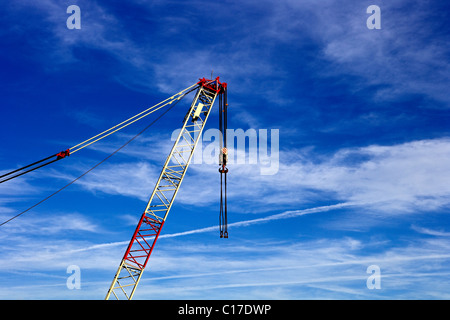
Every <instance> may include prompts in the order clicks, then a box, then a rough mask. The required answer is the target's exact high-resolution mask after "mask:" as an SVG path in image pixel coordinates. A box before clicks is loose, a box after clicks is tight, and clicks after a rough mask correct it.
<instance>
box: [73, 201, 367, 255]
mask: <svg viewBox="0 0 450 320" xmlns="http://www.w3.org/2000/svg"><path fill="white" fill-rule="evenodd" d="M356 205H361V203H356V202H342V203H337V204H332V205H328V206H320V207H315V208H309V209H300V210H290V211H285V212H282V213H278V214H273V215H270V216H267V217H263V218H257V219H250V220H244V221H238V222H233V223H230V224H229V225H228V228H230V227H231V228H236V227H247V226H250V225H254V224H259V223H266V222H269V221H274V220H282V219H289V218H295V217H299V216H303V215H307V214H312V213H319V212H326V211H330V210H336V209H341V208H346V207H350V206H356ZM218 228H219V227H218V226H212V227H205V228H199V229H194V230H188V231H183V232H177V233H170V234H162V235H160V236H159V238H175V237H181V236H186V235H190V234H195V233H205V232H211V231H217V230H218ZM128 243H129V241H117V242H110V243H102V244H96V245H92V246H89V247H86V248H80V249H74V250H70V253H75V252H82V251H87V250H95V249H101V248H107V247H115V246H122V245H126V244H128Z"/></svg>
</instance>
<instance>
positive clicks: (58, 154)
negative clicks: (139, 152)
mask: <svg viewBox="0 0 450 320" xmlns="http://www.w3.org/2000/svg"><path fill="white" fill-rule="evenodd" d="M193 90H195V89H192V90H190V91H188V92H185V93H184V94H183V96H182V97H180V98H179V99H178V100H177V101H176V103H174V104H173V105H171V106H170V107H169V108H168V109H167V110H165V111H164V112H163V113H162V114H160V115H159V116H158V117H157V118H156V119H155V120H153V121H152V122H151V123H150V124H148V125H147V126H146V127H145V128H144V129H142V130H141V131H140V132H139V133H137V134H136V135H135V136H133V137H132V138H131V139H130V140H128V141H127V142H125V143H124V144H123V145H122V146H120V147H119V148H117V149H116V150H115V151H114V152H112V153H111V154H109V155H108V156H107V157H106V158H104V159H103V160H101V161H100V162H98V163H97V164H96V165H94V166H93V167H91V168H90V169H89V170H87V171H85V172H84V173H83V174H81V175H80V176H78V177H77V178H75V179H73V180H72V181H70V182H69V183H67V184H66V185H65V186H63V187H62V188H60V189H58V190H57V191H55V192H53V193H52V194H50V195H48V196H47V197H45V198H44V199H42V200H40V201H39V202H37V203H35V204H34V205H32V206H31V207H29V208H27V209H26V210H24V211H22V212H20V213H18V214H16V215H15V216H13V217H11V218H9V219H7V220H5V221H3V222H2V223H0V227H1V226H3V225H5V224H6V223H8V222H10V221H12V220H14V219H15V218H18V217H19V216H21V215H23V214H24V213H26V212H28V211H30V210H31V209H33V208H34V207H36V206H38V205H39V204H41V203H43V202H44V201H46V200H48V199H50V198H51V197H53V196H54V195H56V194H57V193H59V192H61V191H62V190H64V189H65V188H67V187H68V186H70V185H72V184H73V183H74V182H76V181H77V180H79V179H81V178H82V177H84V176H85V175H86V174H88V173H89V172H91V171H92V170H94V169H95V168H97V167H98V166H99V165H101V164H102V163H103V162H105V161H106V160H108V159H109V158H111V157H112V156H113V155H115V154H116V153H117V152H119V151H120V150H122V149H123V148H125V147H126V146H127V145H128V144H129V143H130V142H132V141H133V140H134V139H136V138H137V137H138V136H140V135H141V134H142V133H144V132H145V131H146V130H147V129H148V128H150V127H151V126H152V125H153V124H155V123H156V121H158V120H159V119H161V118H162V117H163V116H164V115H165V114H166V113H167V112H169V111H170V110H171V109H172V108H173V107H175V106H176V105H177V103H178V102H179V101H180V100H181V98H183V97H184V96H185V95H187V94H188V93H190V92H191V91H193ZM66 152H67V150H66V151H61V152H60V153H57V154H55V155H52V156H50V157H47V158H45V159H42V160H39V161H37V162H35V163H32V164H31V165H34V164H37V163H40V162H43V161H45V160H48V159H50V158H52V157H55V156H56V157H58V158H57V159H55V160H51V161H50V162H49V163H51V162H55V161H58V160H60V159H62V158H63V157H62V155H63V154H64V153H66ZM59 157H61V158H60V159H59ZM49 163H46V164H44V165H47V164H49ZM31 165H28V166H26V167H30V166H31ZM26 167H23V168H26ZM23 168H20V169H17V170H21V169H23ZM35 169H37V168H35ZM17 170H16V171H17ZM33 170H34V169H33ZM27 172H28V171H27ZM25 173H26V172H24V173H21V174H19V175H22V174H25ZM6 175H8V174H6ZM3 176H5V175H3ZM14 177H16V176H14ZM8 180H9V179H8ZM4 181H6V180H4ZM1 182H3V181H0V183H1Z"/></svg>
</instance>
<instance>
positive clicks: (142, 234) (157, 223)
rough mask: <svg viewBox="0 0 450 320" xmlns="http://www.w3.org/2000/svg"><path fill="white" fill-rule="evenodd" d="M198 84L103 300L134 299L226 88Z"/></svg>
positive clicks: (218, 84)
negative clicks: (212, 110) (207, 124)
mask: <svg viewBox="0 0 450 320" xmlns="http://www.w3.org/2000/svg"><path fill="white" fill-rule="evenodd" d="M197 84H198V90H197V93H196V95H195V98H194V100H193V102H192V104H191V106H190V108H189V111H188V113H187V114H186V117H185V118H184V121H183V126H182V127H181V131H180V133H179V135H178V137H177V139H176V141H175V143H174V145H173V147H172V150H171V151H170V153H169V156H168V157H167V159H166V161H165V163H164V166H163V168H162V170H161V174H160V175H159V178H158V181H157V182H156V185H155V188H154V189H153V192H152V194H151V196H150V199H149V201H148V203H147V206H146V208H145V210H144V212H143V214H142V215H141V218H140V219H139V222H138V224H137V227H136V229H135V231H134V234H133V236H132V238H131V240H130V243H129V244H128V247H127V250H126V251H125V254H124V256H123V258H122V261H121V262H120V265H119V268H118V270H117V272H116V274H115V276H114V279H113V281H112V283H111V286H110V288H109V290H108V293H107V295H106V300H108V299H109V298H110V296H111V294H112V295H113V296H114V297H115V298H116V299H120V298H126V299H128V300H131V299H132V298H133V295H134V293H135V290H136V287H137V285H138V283H139V280H140V279H141V277H142V273H143V272H144V269H145V266H146V265H147V262H148V259H149V257H150V255H151V253H152V251H153V248H154V246H155V243H156V241H157V240H158V236H159V234H160V232H161V229H162V227H163V225H164V223H165V221H166V219H167V216H168V214H169V211H170V208H171V207H172V204H173V201H174V200H175V196H176V195H177V193H178V190H179V188H180V185H181V182H182V181H183V178H184V175H185V174H186V170H187V168H188V166H189V163H190V161H191V158H192V155H193V153H194V150H195V147H196V146H197V143H198V140H199V138H200V136H201V134H202V131H203V128H204V126H205V124H206V121H207V120H208V116H209V114H210V111H211V108H212V106H213V104H214V101H215V100H216V98H217V96H218V95H220V94H222V93H224V92H226V87H227V84H226V83H221V82H220V81H219V77H217V78H216V79H214V80H208V79H205V78H203V79H200V81H199V82H198V83H197Z"/></svg>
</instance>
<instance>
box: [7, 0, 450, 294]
mask: <svg viewBox="0 0 450 320" xmlns="http://www.w3.org/2000/svg"><path fill="white" fill-rule="evenodd" d="M73 4H75V5H78V6H79V7H80V9H81V29H79V30H76V29H75V30H69V29H68V28H67V27H66V19H67V18H68V17H69V14H67V13H66V9H67V7H68V6H69V5H73ZM370 5H378V6H379V7H380V9H381V29H380V30H369V29H368V28H367V26H366V20H367V18H368V17H369V16H370V14H367V13H366V9H367V7H368V6H370ZM449 9H450V7H449V5H448V4H447V3H445V2H444V1H404V0H394V1H382V0H371V1H335V0H323V1H312V0H307V1H300V0H296V1H293V0H290V1H287V0H284V1H265V0H263V1H220V2H212V1H140V0H134V1H77V0H73V1H50V0H39V1H31V0H15V1H8V2H2V4H0V12H1V13H2V18H1V19H0V40H1V50H0V81H1V84H2V85H1V86H0V96H1V100H0V101H1V103H0V106H1V107H0V108H1V116H2V125H1V126H0V136H1V140H0V143H1V144H0V146H1V147H0V172H6V171H8V170H12V169H15V168H17V167H19V166H22V165H26V164H28V163H30V162H33V161H36V160H38V159H41V158H43V157H45V156H47V155H50V154H53V153H56V152H59V151H61V150H65V149H66V148H68V147H71V146H73V145H75V144H77V143H78V142H81V141H83V140H85V139H86V138H89V137H91V136H93V135H95V134H97V133H98V132H100V131H103V130H104V129H107V128H109V127H111V126H113V125H115V124H117V123H119V122H121V121H122V120H124V119H126V118H128V117H130V116H132V115H134V114H136V113H138V112H140V111H142V110H144V109H145V108H147V107H149V106H151V105H154V104H156V103H157V102H159V101H161V100H163V99H165V98H167V97H169V96H171V95H172V94H175V93H176V92H178V91H180V90H182V89H184V88H186V87H188V86H190V85H192V84H193V83H195V82H196V81H197V79H198V78H201V77H209V76H210V74H211V70H213V72H214V76H220V77H221V80H223V81H225V82H227V83H228V86H229V93H228V99H229V104H230V107H229V121H228V126H229V128H232V129H243V130H248V129H255V130H256V131H257V132H259V131H258V130H260V129H268V130H269V132H271V131H272V130H279V163H278V171H277V172H276V174H273V175H262V174H261V170H260V169H261V166H263V164H262V163H261V161H258V163H256V164H250V163H248V161H247V163H244V164H239V163H234V164H230V165H229V170H230V172H229V186H228V187H229V198H228V200H229V207H228V216H229V224H230V227H229V233H230V238H229V239H219V235H218V230H217V228H216V227H217V223H218V213H219V175H218V172H217V167H218V166H217V165H215V164H207V163H203V164H198V163H194V164H192V165H191V166H190V168H189V170H188V173H187V175H186V178H185V180H184V182H183V185H182V186H181V190H180V192H179V194H178V196H177V199H176V201H175V204H174V206H173V208H172V210H171V212H170V214H169V217H168V219H167V222H166V224H165V225H164V228H163V230H162V235H161V237H160V239H159V240H158V243H157V244H156V247H155V250H154V252H153V254H152V257H151V258H150V262H149V265H148V266H147V269H146V271H145V272H144V275H143V279H142V281H141V283H140V285H139V287H138V289H137V292H136V294H135V299H448V298H450V295H449V292H450V281H449V280H448V279H449V276H450V270H449V269H448V265H449V262H450V220H449V218H448V214H450V210H449V205H450V185H449V183H448V181H450V165H449V161H448V159H449V158H450V138H449V137H450V131H449V123H450V117H449V115H450V112H449V107H450V95H449V94H448V87H449V84H450V81H449V77H450V63H449V61H450V59H449V58H450V50H449V46H448V39H449V30H450V29H449V28H448V20H449V18H448V13H449V12H450V11H449ZM189 99H192V98H191V97H187V98H186V99H185V100H183V102H182V103H180V104H179V105H177V107H176V108H175V109H173V110H171V111H170V112H169V113H168V114H167V115H166V116H165V117H164V118H162V119H161V120H160V121H158V123H157V124H156V125H155V126H153V127H152V128H151V129H150V130H148V131H147V132H146V133H145V134H144V135H142V136H140V137H139V138H138V139H137V140H135V141H133V142H132V143H131V144H130V145H128V146H127V147H126V148H125V149H123V150H122V152H120V153H119V154H117V155H115V156H114V157H112V158H111V159H110V160H109V161H107V162H105V163H103V164H102V165H101V166H99V167H98V168H96V169H95V170H94V171H92V172H91V173H90V174H88V175H86V176H85V177H83V179H80V180H79V181H78V182H77V183H75V184H73V185H72V186H70V187H68V188H67V189H66V190H64V191H63V192H61V193H59V194H58V195H56V196H55V197H53V198H51V199H49V200H48V201H46V202H45V203H43V204H41V205H39V206H38V207H36V208H34V209H33V210H31V211H29V212H27V213H26V214H24V215H22V216H20V217H19V218H17V219H15V220H13V221H11V222H10V223H8V224H6V225H4V226H2V227H0V229H1V230H0V238H1V242H0V243H1V245H0V288H1V290H0V298H1V299H103V298H104V297H105V295H106V291H107V289H108V288H109V285H110V283H111V281H112V279H113V276H114V273H115V271H116V269H117V267H118V264H119V263H120V260H121V258H122V256H123V253H124V251H125V249H126V246H127V243H128V241H129V239H130V237H131V235H132V232H133V230H134V228H135V226H136V223H137V220H138V218H139V216H140V215H141V213H142V211H143V209H144V208H145V204H146V201H147V199H148V197H149V195H150V194H151V191H152V190H153V187H154V184H155V182H156V177H157V176H158V174H159V172H160V170H161V166H162V164H163V161H164V159H165V158H166V156H167V154H168V152H169V150H170V147H171V145H172V143H173V141H171V135H172V132H173V131H174V130H175V129H177V128H178V127H179V126H180V124H181V120H182V119H183V117H184V114H185V112H186V108H187V107H188V105H189V104H190V101H189ZM216 110H217V109H216ZM217 119H218V117H217V112H213V114H212V116H211V117H210V120H209V122H208V123H207V129H212V128H217V126H218V124H217V122H218V121H217ZM146 121H147V122H146ZM149 121H150V120H149V119H147V120H145V121H144V122H142V123H137V124H136V125H135V126H132V127H128V128H127V129H126V130H125V131H123V132H120V133H119V134H117V135H115V136H111V137H109V138H107V139H104V140H102V141H101V142H99V143H97V144H95V145H93V146H92V147H91V148H86V149H83V151H80V152H79V153H77V154H74V155H73V156H72V157H70V158H68V159H64V160H62V161H59V162H57V163H55V164H54V165H53V166H51V167H46V168H45V169H41V170H40V171H36V172H34V173H33V174H29V175H25V176H22V177H20V178H17V179H15V180H13V181H9V182H6V183H3V184H1V185H0V217H1V220H2V221H4V220H6V219H8V218H9V217H11V216H13V215H15V214H17V213H19V212H21V211H22V210H24V209H26V208H27V207H29V206H31V205H32V204H34V203H36V202H37V201H39V200H41V199H42V198H44V197H45V196H47V195H49V194H50V193H52V192H54V191H55V190H57V189H59V188H60V187H62V186H63V185H65V184H66V183H68V182H69V181H71V180H72V179H74V178H75V177H77V176H78V175H80V174H81V173H83V172H84V171H85V170H87V169H89V168H90V167H91V166H93V165H94V164H96V163H97V162H99V161H100V160H102V159H103V158H104V157H105V156H107V155H108V154H109V153H111V152H112V151H113V150H115V148H117V147H119V146H120V145H122V144H123V143H124V142H125V141H127V140H128V139H129V138H130V137H131V136H133V135H134V134H136V133H137V132H139V131H140V129H141V128H143V127H144V126H145V125H146V124H148V123H149ZM269 145H270V143H269ZM203 147H204V146H203ZM247 152H249V150H248V148H247ZM259 160H260V159H259ZM70 265H77V266H79V267H80V270H81V288H80V289H74V290H69V289H68V288H67V286H66V280H67V278H68V277H69V275H70V274H68V273H67V272H66V271H67V268H68V267H69V266H70ZM371 265H376V266H378V267H379V268H380V274H381V278H380V283H381V288H380V289H368V287H367V285H366V281H367V279H368V277H369V276H370V274H368V273H367V268H368V267H369V266H371Z"/></svg>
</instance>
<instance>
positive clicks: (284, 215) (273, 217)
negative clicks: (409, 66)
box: [159, 202, 357, 238]
mask: <svg viewBox="0 0 450 320" xmlns="http://www.w3.org/2000/svg"><path fill="white" fill-rule="evenodd" d="M354 205H357V203H352V202H343V203H338V204H333V205H329V206H321V207H315V208H310V209H302V210H292V211H285V212H282V213H278V214H274V215H271V216H267V217H264V218H257V219H251V220H245V221H239V222H233V223H230V224H228V228H230V227H231V228H233V227H247V226H250V225H253V224H258V223H266V222H268V221H273V220H281V219H289V218H294V217H298V216H303V215H307V214H311V213H318V212H325V211H330V210H335V209H341V208H345V207H349V206H354ZM218 228H219V227H218V226H213V227H206V228H200V229H195V230H189V231H184V232H178V233H171V234H164V235H160V236H159V237H160V238H173V237H179V236H185V235H189V234H194V233H204V232H210V231H217V230H218Z"/></svg>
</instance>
